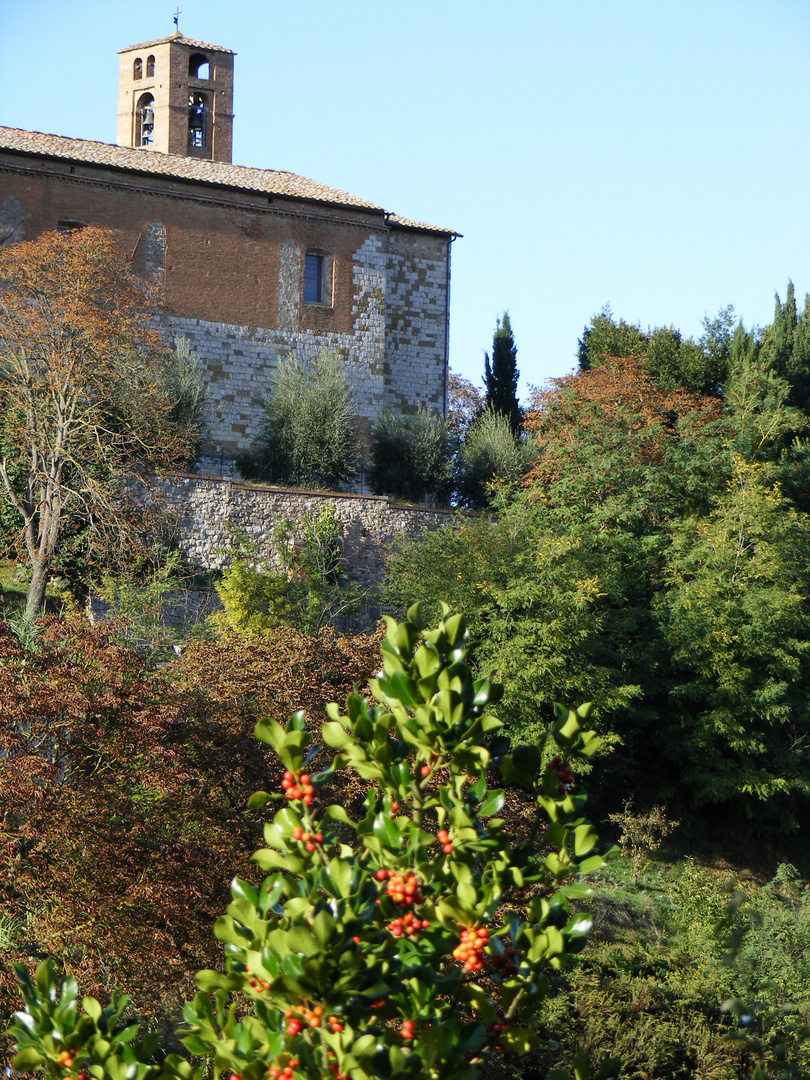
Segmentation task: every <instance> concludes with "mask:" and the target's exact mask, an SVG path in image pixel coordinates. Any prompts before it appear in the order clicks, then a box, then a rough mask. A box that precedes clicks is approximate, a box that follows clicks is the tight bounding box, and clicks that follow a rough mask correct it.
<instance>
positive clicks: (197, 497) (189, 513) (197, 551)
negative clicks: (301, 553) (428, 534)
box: [150, 474, 452, 588]
mask: <svg viewBox="0 0 810 1080" xmlns="http://www.w3.org/2000/svg"><path fill="white" fill-rule="evenodd" d="M150 498H152V499H154V500H160V501H161V502H162V503H163V505H164V506H165V507H166V508H167V509H168V510H169V512H170V514H171V516H172V518H173V520H174V522H175V529H176V536H177V543H178V546H179V548H180V551H181V552H182V553H183V556H184V557H185V558H186V560H187V561H188V562H189V563H190V564H191V565H192V566H195V567H199V568H200V569H208V570H210V569H221V568H224V567H226V566H228V565H229V563H230V555H229V554H228V552H229V551H230V550H232V549H233V547H234V539H233V536H232V534H231V533H230V532H229V530H228V526H229V525H231V526H234V527H236V528H237V529H239V530H240V531H241V532H243V533H245V534H246V535H247V536H248V537H249V538H250V540H251V541H252V543H253V544H254V545H255V546H256V548H257V550H258V552H259V553H260V555H262V556H263V557H264V558H266V559H267V560H268V561H270V562H272V561H273V559H274V557H275V552H274V549H273V542H272V539H273V530H274V529H275V527H276V526H277V525H280V524H282V523H283V522H289V523H290V524H291V525H292V526H293V530H294V533H295V532H296V531H297V530H296V526H300V524H301V522H302V520H303V517H304V514H305V513H310V514H317V513H318V512H319V511H320V509H321V507H322V506H323V504H324V503H325V502H326V503H330V504H331V505H332V506H333V507H334V511H335V516H336V517H337V519H338V521H339V522H340V524H341V539H342V545H343V547H342V560H343V565H344V567H345V571H346V574H347V576H348V578H349V579H350V580H351V581H353V582H355V583H356V584H358V585H361V586H363V587H365V588H370V587H373V586H375V585H377V584H379V582H380V581H381V580H382V577H383V571H384V567H385V557H386V555H387V553H388V552H389V551H390V550H391V549H392V547H393V546H394V545H395V544H396V542H397V541H398V540H401V539H402V538H403V536H415V535H417V534H418V533H419V532H421V531H423V530H425V529H438V528H441V527H442V526H444V525H446V524H448V522H449V521H450V520H451V519H452V511H449V510H433V509H428V508H425V507H405V506H394V505H392V504H391V503H390V502H389V500H388V499H387V498H385V497H384V496H379V495H352V494H338V493H324V492H315V491H300V490H290V489H286V488H277V487H269V486H267V487H265V486H253V485H248V484H238V483H234V482H232V481H231V480H228V479H220V478H215V477H205V476H196V475H191V474H179V475H175V476H170V477H163V478H161V479H159V480H156V481H154V483H153V484H152V485H150Z"/></svg>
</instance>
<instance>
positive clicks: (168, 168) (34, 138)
mask: <svg viewBox="0 0 810 1080" xmlns="http://www.w3.org/2000/svg"><path fill="white" fill-rule="evenodd" d="M0 149H6V150H18V151H21V152H22V153H25V154H42V155H44V156H46V157H52V158H60V159H63V160H65V161H75V162H77V163H82V164H88V165H105V166H107V167H108V168H113V169H124V170H127V171H132V172H140V173H149V174H151V175H153V176H167V177H172V178H176V179H180V180H195V181H196V182H197V183H201V184H212V185H213V184H216V185H220V186H223V187H230V188H239V189H240V190H242V191H259V192H262V193H264V194H268V195H287V196H289V197H290V198H293V199H310V200H313V201H315V202H326V203H335V204H337V205H339V206H355V207H359V208H361V209H366V210H379V211H382V209H383V208H382V207H381V206H377V205H376V203H372V202H368V201H367V200H366V199H359V198H357V196H356V195H349V194H348V192H346V191H338V189H337V188H331V187H327V186H326V185H325V184H318V183H316V182H315V181H314V180H307V178H306V177H304V176H296V174H295V173H289V172H280V171H278V170H276V169H250V168H247V167H245V166H244V165H229V164H227V162H223V161H202V160H200V159H199V158H190V157H181V156H180V155H178V154H161V153H159V152H158V151H157V150H139V149H137V148H132V147H129V146H115V145H113V144H112V143H102V142H91V141H90V140H89V139H68V138H65V137H64V136H62V135H45V134H43V133H42V132H39V131H22V130H21V129H19V128H5V127H0Z"/></svg>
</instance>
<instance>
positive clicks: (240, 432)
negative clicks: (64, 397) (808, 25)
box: [0, 34, 456, 462]
mask: <svg viewBox="0 0 810 1080" xmlns="http://www.w3.org/2000/svg"><path fill="white" fill-rule="evenodd" d="M119 55H120V82H119V111H118V144H119V145H115V146H113V145H110V144H106V143H98V142H90V141H87V140H82V139H72V138H65V137H62V136H57V135H46V134H42V133H38V132H29V131H21V130H18V129H13V128H0V244H3V243H14V242H17V241H19V240H22V239H32V238H34V237H35V236H37V235H39V234H40V233H42V232H44V231H47V230H50V229H60V228H63V229H70V228H78V227H81V226H82V225H87V224H93V225H100V226H104V227H108V228H112V229H115V230H116V231H117V234H118V236H119V240H120V245H121V248H122V250H123V251H124V252H126V253H127V255H128V256H130V257H131V259H132V264H133V268H134V269H135V271H136V272H137V273H139V274H141V275H143V276H147V277H150V278H152V279H153V280H158V281H159V282H160V283H161V285H162V288H163V292H164V295H165V300H166V305H167V315H166V325H167V329H168V331H169V332H170V333H175V334H176V333H182V334H184V335H186V336H187V337H188V338H189V339H190V341H191V345H192V347H193V349H194V350H195V352H197V354H198V355H199V356H200V358H201V360H202V363H203V365H204V369H205V371H206V374H207V379H208V387H209V400H210V416H209V433H208V439H207V447H206V450H207V454H208V456H209V458H211V459H212V460H216V461H218V462H220V461H222V460H230V459H232V458H233V457H235V456H236V455H237V454H238V453H240V452H241V451H243V450H248V449H250V448H251V446H253V445H254V443H255V441H256V437H257V434H258V430H259V420H260V414H261V405H262V402H263V400H264V397H265V394H266V392H267V389H268V386H269V379H270V376H271V374H272V372H273V370H274V369H275V367H276V365H277V363H278V360H279V358H280V357H283V356H285V355H289V354H293V355H297V356H300V357H311V356H313V355H315V354H317V352H318V351H319V350H320V349H322V348H329V349H332V350H334V351H336V352H337V353H338V354H339V355H340V356H341V357H342V358H343V360H344V362H345V364H346V370H347V375H348V379H349V384H350V386H351V388H352V391H353V394H354V401H355V407H356V410H357V413H358V415H359V417H360V418H361V423H362V424H363V425H365V427H366V428H368V426H369V425H370V424H371V423H372V422H373V421H374V419H375V418H376V417H377V416H379V414H380V413H381V411H382V410H383V409H384V408H390V409H392V410H393V411H395V412H413V411H415V410H416V409H417V408H418V406H419V405H420V404H422V403H424V404H425V405H427V406H428V407H429V408H432V409H435V410H438V411H442V412H443V411H445V409H446V393H447V335H448V309H449V295H450V245H451V242H452V240H453V239H454V237H455V235H456V234H455V233H454V232H453V231H452V230H448V229H442V228H434V227H432V226H429V225H425V224H423V223H420V222H417V221H413V220H409V219H406V218H402V217H399V216H398V215H396V214H393V213H390V212H388V211H386V210H385V209H384V208H383V207H381V206H378V205H376V204H374V203H371V202H368V201H366V200H364V199H360V198H358V197H356V196H353V195H350V194H349V193H347V192H343V191H339V190H337V189H335V188H331V187H328V186H326V185H323V184H320V183H317V182H315V181H312V180H308V179H306V178H304V177H300V176H296V175H295V174H292V173H288V172H281V171H276V170H269V169H254V168H246V167H243V166H237V165H232V164H231V161H230V159H231V144H232V130H233V58H234V54H233V53H232V52H230V51H229V50H227V49H222V48H219V47H217V46H211V45H206V44H205V43H203V42H200V41H196V40H193V39H189V38H184V37H181V36H180V35H178V34H175V35H173V36H172V37H170V38H165V39H161V40H158V41H150V42H145V43H143V44H141V45H136V46H132V47H130V48H128V49H124V50H122V51H121V53H120V54H119Z"/></svg>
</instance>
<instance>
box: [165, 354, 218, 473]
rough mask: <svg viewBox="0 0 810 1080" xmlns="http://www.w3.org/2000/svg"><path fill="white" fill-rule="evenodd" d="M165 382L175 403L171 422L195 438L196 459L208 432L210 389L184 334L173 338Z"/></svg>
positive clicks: (192, 453) (193, 451)
mask: <svg viewBox="0 0 810 1080" xmlns="http://www.w3.org/2000/svg"><path fill="white" fill-rule="evenodd" d="M166 383H167V390H168V392H169V396H170V398H172V399H173V400H174V401H175V405H174V408H173V409H172V411H171V414H170V416H171V419H172V420H174V421H175V422H176V423H178V424H180V425H182V426H183V427H185V428H187V429H188V430H189V431H191V432H193V433H194V435H195V436H196V441H195V444H194V447H193V449H192V452H191V457H192V459H193V458H194V457H195V456H196V454H197V452H198V451H199V448H200V443H201V442H202V439H203V437H204V435H205V431H206V414H207V411H208V389H207V387H206V383H205V377H204V375H203V372H202V367H201V366H200V359H199V357H198V356H197V354H196V353H195V352H193V351H192V349H191V345H190V344H189V340H188V338H187V337H183V336H182V335H181V336H178V337H176V338H175V339H174V357H173V360H172V362H171V363H170V364H169V365H168V366H167V370H166Z"/></svg>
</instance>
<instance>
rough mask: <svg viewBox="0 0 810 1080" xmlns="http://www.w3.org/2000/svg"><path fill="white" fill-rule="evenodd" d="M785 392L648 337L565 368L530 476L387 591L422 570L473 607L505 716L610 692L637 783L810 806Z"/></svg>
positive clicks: (727, 799)
mask: <svg viewBox="0 0 810 1080" xmlns="http://www.w3.org/2000/svg"><path fill="white" fill-rule="evenodd" d="M735 336H736V337H737V340H738V342H739V343H740V345H739V348H738V355H750V349H748V347H747V345H746V342H745V341H744V340H743V341H741V340H740V336H739V335H738V334H731V333H729V335H728V338H729V352H731V348H732V344H731V340H732V339H733V338H734V337H735ZM788 395H789V385H788V384H787V383H786V382H785V381H784V380H782V379H780V378H778V377H777V376H776V375H775V374H773V372H772V371H770V370H768V369H766V368H764V367H763V366H762V365H761V364H760V363H758V362H757V361H747V362H741V363H740V365H739V367H738V370H736V371H735V372H734V374H733V376H732V378H730V379H729V380H728V382H727V385H726V388H725V391H724V395H723V396H722V397H718V396H715V395H708V396H707V395H700V394H697V393H695V392H694V391H691V390H689V389H686V388H683V387H681V388H675V389H667V388H665V387H662V386H661V385H660V382H659V381H658V380H657V379H656V377H655V376H654V374H653V373H652V372H650V370H649V369H648V367H647V366H646V357H645V356H643V355H641V354H638V355H636V356H630V357H626V358H623V359H618V358H611V357H607V356H606V357H603V358H602V360H601V362H600V363H599V364H597V365H595V366H593V367H592V368H589V369H586V370H584V371H582V372H581V373H580V374H578V375H575V376H570V377H568V378H564V379H559V380H556V381H555V382H554V383H553V384H552V386H551V387H550V388H549V389H548V390H546V391H544V392H542V393H539V394H537V395H536V396H535V399H534V401H533V406H534V408H533V410H532V411H531V412H530V413H529V416H528V419H527V429H528V430H529V432H530V434H531V436H532V438H533V439H534V450H535V454H536V458H535V461H534V464H533V466H532V467H531V469H530V471H529V473H528V475H527V477H526V486H525V487H524V489H523V490H522V492H519V493H516V494H515V493H512V494H509V493H508V492H504V493H503V495H502V497H501V502H500V504H499V505H498V517H497V518H496V519H495V520H486V521H484V520H479V521H474V522H471V521H464V522H461V523H459V524H458V525H457V527H456V528H455V529H446V530H443V531H441V532H439V533H436V534H434V535H431V536H426V537H423V538H422V539H421V540H419V541H418V542H416V543H414V544H412V545H411V546H410V547H408V548H406V549H405V550H404V551H403V553H402V554H401V555H399V556H398V557H396V558H395V559H394V560H393V562H392V566H391V573H390V578H389V584H388V594H387V595H388V597H389V599H390V600H391V601H392V602H394V603H403V602H404V601H405V600H406V598H407V597H408V596H410V595H414V592H415V590H416V589H417V588H419V589H420V590H421V594H422V595H425V596H428V597H430V598H431V599H433V600H434V601H438V600H440V599H444V600H447V602H449V603H450V604H453V605H456V606H458V607H460V608H465V609H466V610H468V611H469V612H470V615H471V619H472V622H473V628H474V632H475V634H476V635H477V636H478V637H479V639H480V641H481V647H480V654H481V658H482V663H483V664H484V665H488V666H490V667H491V668H492V669H493V670H494V672H495V673H496V674H497V676H498V677H501V678H503V679H504V681H505V683H506V684H507V686H508V690H507V694H506V696H505V697H504V700H503V702H502V703H501V705H500V706H499V709H500V711H501V715H502V716H503V718H504V719H505V720H506V721H507V725H508V728H509V730H513V731H520V732H521V733H526V734H528V733H530V732H532V731H535V730H538V729H539V728H540V727H542V726H543V725H544V724H545V723H546V722H547V718H548V716H549V714H550V709H551V705H552V702H553V701H555V700H578V699H583V698H584V699H592V700H593V701H594V702H595V703H596V708H597V711H598V714H599V716H600V720H601V722H602V724H603V725H604V728H603V730H604V731H607V732H609V733H610V734H611V736H612V738H613V739H614V740H615V741H616V742H617V743H618V744H620V745H621V756H622V762H623V768H624V770H625V774H626V776H627V783H628V790H629V791H630V792H633V793H634V794H635V795H636V796H637V797H638V798H639V800H640V801H641V802H644V801H645V800H647V799H648V800H650V801H652V800H653V799H656V798H658V799H660V798H662V797H663V798H667V799H670V800H672V801H673V802H674V804H675V805H677V806H679V807H680V809H681V811H683V812H686V813H697V812H699V807H700V806H701V805H705V804H707V803H720V804H724V805H729V806H731V805H734V806H736V807H737V808H738V809H739V808H740V807H743V806H744V807H746V808H747V810H748V811H749V812H751V813H754V812H755V807H756V808H757V809H756V813H758V814H762V813H763V807H764V806H765V803H766V801H767V802H768V805H769V807H770V808H771V812H773V813H777V812H779V811H777V810H776V808H777V807H781V808H782V811H784V809H785V807H787V806H792V807H793V808H794V811H796V808H797V807H799V806H800V805H804V806H805V808H806V807H807V800H806V796H807V795H808V794H810V747H808V740H807V730H808V720H810V717H808V715H807V706H806V701H807V699H808V696H810V668H808V664H807V655H808V649H810V603H808V599H807V597H806V594H805V589H804V585H803V578H802V574H803V571H802V569H801V567H802V565H803V559H805V555H803V554H802V553H806V551H807V529H808V525H807V519H806V518H805V515H804V513H803V512H801V510H800V508H799V507H798V506H797V504H796V502H794V501H793V500H792V499H791V498H790V496H789V495H788V494H787V492H788V491H789V490H790V488H791V485H792V486H793V487H794V488H795V487H801V483H802V478H803V476H804V475H805V466H804V451H803V447H802V444H801V442H800V441H798V442H797V440H796V439H795V432H796V431H797V430H800V429H801V427H802V425H803V424H804V419H803V415H802V414H801V413H800V412H799V411H798V410H796V409H795V408H793V407H792V406H791V405H790V404H789V403H788V400H787V397H788ZM797 798H798V799H799V802H798V803H797V802H795V801H791V800H795V799H797Z"/></svg>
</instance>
